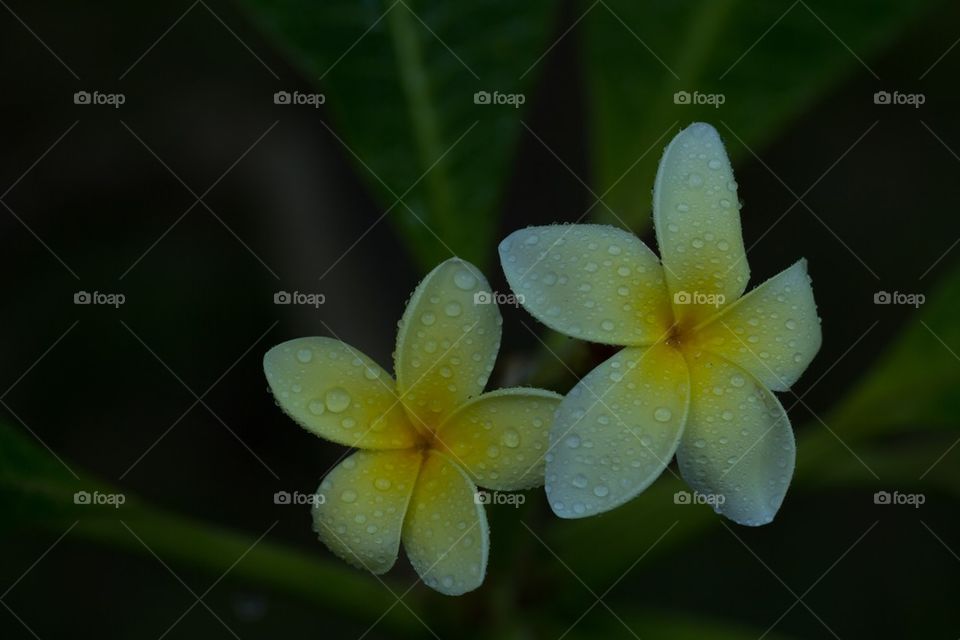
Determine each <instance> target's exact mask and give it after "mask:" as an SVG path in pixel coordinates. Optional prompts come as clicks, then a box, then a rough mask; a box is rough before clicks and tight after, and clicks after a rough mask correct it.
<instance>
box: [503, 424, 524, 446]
mask: <svg viewBox="0 0 960 640" xmlns="http://www.w3.org/2000/svg"><path fill="white" fill-rule="evenodd" d="M501 440H502V441H503V444H504V446H506V447H510V448H511V449H516V448H517V447H518V446H520V434H519V433H517V432H516V430H514V429H507V430H506V431H504V432H503V437H502V438H501Z"/></svg>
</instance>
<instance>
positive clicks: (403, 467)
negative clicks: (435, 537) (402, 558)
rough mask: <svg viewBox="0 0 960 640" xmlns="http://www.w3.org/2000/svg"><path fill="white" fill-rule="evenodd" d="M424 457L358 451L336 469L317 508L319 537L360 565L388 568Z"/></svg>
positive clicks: (315, 523) (380, 569) (315, 520)
mask: <svg viewBox="0 0 960 640" xmlns="http://www.w3.org/2000/svg"><path fill="white" fill-rule="evenodd" d="M422 461H423V455H422V454H421V453H420V452H419V451H416V450H407V451H357V452H356V453H354V454H353V455H351V456H350V457H349V458H347V459H346V460H344V461H343V462H341V463H340V464H338V465H337V466H336V467H334V469H333V471H331V472H330V473H328V474H327V477H326V478H324V479H323V482H321V483H320V489H318V490H317V495H316V501H315V503H314V506H313V509H312V512H313V528H314V531H316V532H317V535H318V536H319V537H320V540H321V541H322V542H323V543H324V544H325V545H327V547H329V549H330V550H331V551H333V552H334V553H335V554H337V555H338V556H339V557H341V558H343V559H344V560H346V561H347V562H349V563H350V564H352V565H354V566H356V567H360V568H362V569H367V570H368V571H372V572H373V573H376V574H380V573H384V572H385V571H387V570H389V569H390V567H392V566H393V563H394V562H396V560H397V551H398V549H399V548H400V532H401V529H402V527H403V517H404V514H406V512H407V503H409V502H410V495H411V494H412V493H413V488H414V485H415V484H416V481H417V472H418V471H419V470H420V465H421V462H422Z"/></svg>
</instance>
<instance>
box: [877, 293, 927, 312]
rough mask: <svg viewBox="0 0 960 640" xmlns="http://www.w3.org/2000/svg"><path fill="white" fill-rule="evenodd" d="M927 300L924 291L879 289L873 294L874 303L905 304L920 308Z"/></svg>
mask: <svg viewBox="0 0 960 640" xmlns="http://www.w3.org/2000/svg"><path fill="white" fill-rule="evenodd" d="M926 301H927V296H925V295H923V294H922V293H902V292H900V291H877V292H876V293H875V294H873V304H905V305H908V306H911V307H913V308H914V309H919V308H920V305H922V304H923V303H924V302H926Z"/></svg>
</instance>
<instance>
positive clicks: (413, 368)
mask: <svg viewBox="0 0 960 640" xmlns="http://www.w3.org/2000/svg"><path fill="white" fill-rule="evenodd" d="M489 292H490V288H489V285H488V284H487V281H486V279H484V277H483V275H482V274H480V272H479V271H478V270H477V269H476V267H474V266H473V265H471V264H470V263H468V262H464V261H462V260H460V259H457V258H452V259H450V260H447V261H446V262H444V263H442V264H441V265H439V266H438V267H436V268H435V269H434V270H433V271H431V272H430V273H429V274H428V275H427V277H426V278H424V279H423V282H421V283H420V285H419V286H418V287H417V289H416V291H414V293H413V296H412V297H411V298H410V301H409V302H408V304H407V308H406V311H405V312H404V314H403V319H402V320H401V321H400V324H399V332H398V334H397V348H396V351H395V353H394V369H395V371H396V376H397V379H396V381H394V380H393V379H392V378H391V377H390V375H389V374H387V373H386V372H385V371H384V370H383V369H381V368H380V366H378V365H377V364H376V363H375V362H373V361H372V360H371V359H370V358H368V357H367V356H365V355H363V354H362V353H360V352H358V351H356V350H355V349H353V348H352V347H350V346H349V345H347V344H344V343H343V342H340V341H338V340H333V339H330V338H300V339H297V340H291V341H289V342H284V343H283V344H280V345H278V346H276V347H274V348H273V349H271V350H270V351H269V352H267V354H266V356H265V357H264V359H263V369H264V372H265V373H266V375H267V380H268V381H269V383H270V389H271V390H272V391H273V395H274V396H275V397H276V399H277V402H278V404H279V405H280V407H281V408H282V409H283V410H284V411H285V412H286V413H287V415H289V416H290V417H291V418H293V419H294V420H295V421H296V422H298V423H299V424H300V425H301V426H303V427H304V428H305V429H307V430H308V431H311V432H312V433H314V434H316V435H318V436H320V437H321V438H325V439H327V440H331V441H333V442H336V443H339V444H343V445H346V446H348V447H356V448H358V449H359V451H357V452H356V453H354V454H352V455H351V456H349V457H348V458H346V459H345V460H343V462H341V463H340V464H338V465H337V466H336V467H335V468H334V469H333V470H332V471H331V472H330V473H329V474H327V476H326V477H325V478H324V479H323V482H322V483H321V485H320V489H319V490H318V493H317V500H316V501H315V504H314V506H313V520H314V528H315V530H316V532H317V534H318V536H319V537H320V540H321V541H322V542H323V543H324V544H326V545H327V547H329V548H330V550H331V551H333V552H334V553H335V554H337V555H338V556H340V557H341V558H343V559H344V560H346V561H348V562H350V563H351V564H354V565H355V566H358V567H361V568H365V569H367V570H369V571H371V572H373V573H375V574H381V573H384V572H386V571H387V570H389V569H390V567H392V566H393V564H394V562H395V561H396V559H397V553H398V550H399V547H400V541H401V540H402V541H403V545H404V547H405V548H406V551H407V556H408V557H409V558H410V562H411V564H412V565H413V567H414V569H415V570H416V571H417V573H418V574H419V575H420V577H421V578H422V579H423V580H424V582H425V583H426V584H427V585H429V586H431V587H433V588H434V589H436V590H437V591H440V592H441V593H445V594H448V595H459V594H462V593H465V592H467V591H470V590H472V589H475V588H476V587H478V586H479V585H480V584H481V583H482V582H483V577H484V574H485V572H486V567H487V553H488V549H489V534H488V529H487V520H486V515H485V513H484V509H483V504H482V503H483V500H482V499H479V498H480V494H478V493H477V487H476V485H477V484H479V485H481V486H483V487H486V488H488V489H492V490H496V491H515V490H519V489H527V488H530V487H535V486H540V485H541V484H542V483H543V473H544V465H543V454H544V452H545V451H546V449H547V442H548V430H549V427H550V422H551V420H552V418H553V414H554V412H555V410H556V408H557V405H558V404H559V401H560V396H559V395H557V394H555V393H552V392H549V391H543V390H540V389H521V388H516V389H500V390H498V391H492V392H490V393H483V389H484V387H485V386H486V383H487V378H488V377H489V376H490V372H491V371H492V370H493V363H494V361H495V360H496V357H497V351H498V349H499V347H500V325H501V323H502V319H501V317H500V311H499V309H498V308H497V305H496V304H491V303H490V299H491V296H490V293H489Z"/></svg>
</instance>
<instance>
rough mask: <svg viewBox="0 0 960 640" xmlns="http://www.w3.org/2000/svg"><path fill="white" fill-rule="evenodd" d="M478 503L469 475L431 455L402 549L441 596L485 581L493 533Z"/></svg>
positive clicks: (406, 524) (419, 483) (416, 493)
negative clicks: (489, 529) (490, 532)
mask: <svg viewBox="0 0 960 640" xmlns="http://www.w3.org/2000/svg"><path fill="white" fill-rule="evenodd" d="M478 502H479V501H478V500H477V488H476V487H475V486H474V484H473V483H472V482H471V481H470V478H469V477H467V474H466V473H465V472H464V471H463V470H462V469H460V467H459V466H457V464H456V463H454V462H452V461H451V460H450V459H449V458H447V457H446V456H444V455H442V454H440V453H437V452H436V451H431V452H430V453H429V454H428V455H427V458H426V460H425V461H424V463H423V469H422V470H421V472H420V478H419V479H418V480H417V486H416V489H415V490H414V493H413V499H412V500H411V501H410V509H409V511H408V513H407V519H406V522H404V524H403V546H404V548H405V549H406V550H407V556H408V557H409V558H410V563H411V564H412V565H413V568H414V569H416V571H417V573H418V574H419V575H420V577H421V578H422V579H423V581H424V583H426V585H427V586H429V587H432V588H434V589H436V590H437V591H439V592H440V593H444V594H446V595H449V596H458V595H460V594H463V593H466V592H467V591H472V590H473V589H476V588H477V587H479V586H480V584H481V583H482V582H483V577H484V574H486V572H487V555H488V553H489V549H490V534H489V531H488V529H487V516H486V514H485V513H484V511H483V505H481V504H478Z"/></svg>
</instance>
